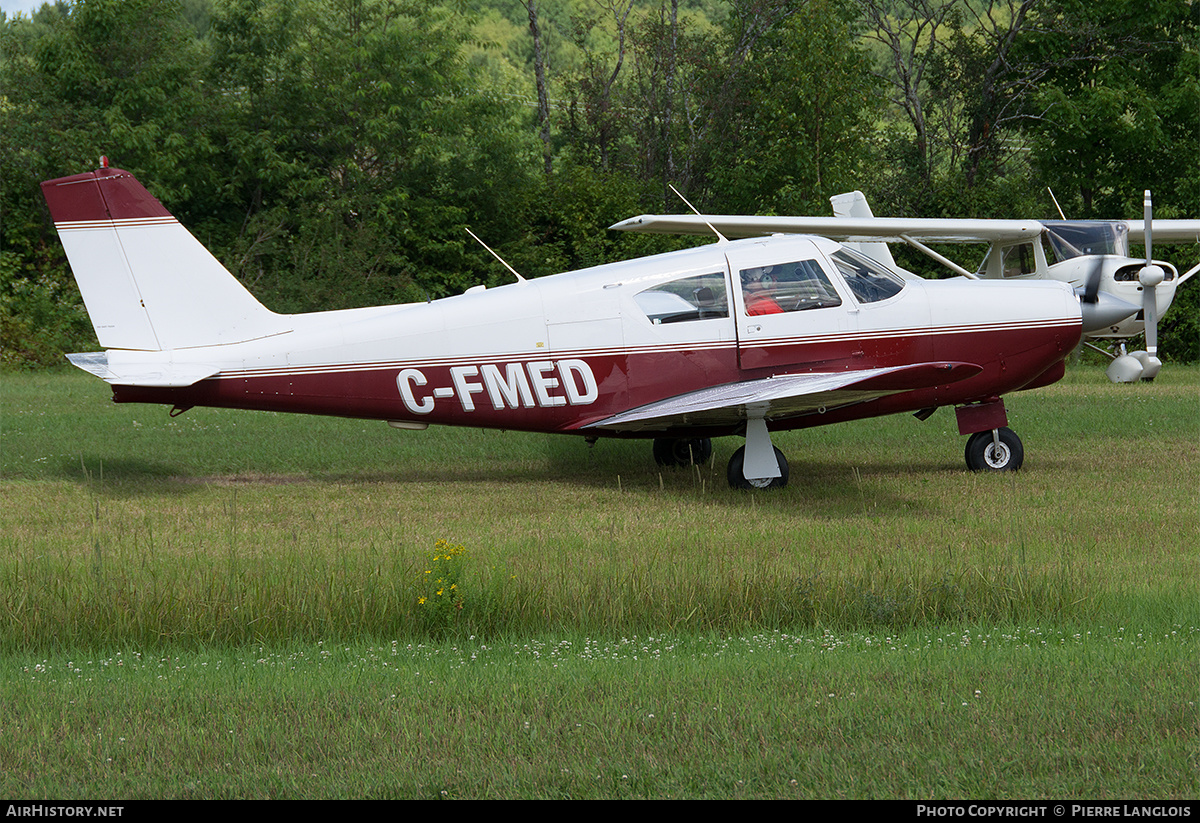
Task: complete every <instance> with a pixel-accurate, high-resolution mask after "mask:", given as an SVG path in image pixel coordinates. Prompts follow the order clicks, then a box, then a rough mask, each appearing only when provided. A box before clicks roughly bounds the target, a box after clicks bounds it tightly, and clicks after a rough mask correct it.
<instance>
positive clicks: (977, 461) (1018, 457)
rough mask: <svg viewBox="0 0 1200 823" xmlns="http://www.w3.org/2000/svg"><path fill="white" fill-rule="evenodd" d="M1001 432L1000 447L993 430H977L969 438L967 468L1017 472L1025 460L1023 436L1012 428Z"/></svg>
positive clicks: (980, 470)
mask: <svg viewBox="0 0 1200 823" xmlns="http://www.w3.org/2000/svg"><path fill="white" fill-rule="evenodd" d="M999 432H1000V449H999V450H997V449H996V444H995V440H994V439H993V437H992V433H991V431H990V430H989V431H982V432H975V433H974V434H973V435H971V436H970V437H969V438H968V439H967V449H966V458H967V468H968V469H970V470H971V471H973V472H1015V471H1016V470H1017V469H1019V468H1021V463H1022V462H1024V460H1025V449H1024V448H1023V447H1022V446H1021V438H1019V437H1017V435H1016V434H1015V433H1014V432H1013V430H1012V429H1008V428H1003V429H1000V430H999Z"/></svg>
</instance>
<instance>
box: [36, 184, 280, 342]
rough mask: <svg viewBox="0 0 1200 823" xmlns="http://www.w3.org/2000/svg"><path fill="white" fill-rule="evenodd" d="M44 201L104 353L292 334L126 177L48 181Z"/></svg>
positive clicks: (149, 195)
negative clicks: (107, 350) (287, 332)
mask: <svg viewBox="0 0 1200 823" xmlns="http://www.w3.org/2000/svg"><path fill="white" fill-rule="evenodd" d="M42 192H43V194H44V195H45V197H46V203H47V205H49V207H50V214H51V216H52V217H53V218H54V225H55V227H56V228H57V229H58V234H59V237H60V238H61V240H62V244H63V248H64V249H65V250H66V252H67V259H68V260H69V261H70V263H71V271H72V272H73V273H74V274H75V280H76V282H77V283H78V284H79V291H80V293H81V294H82V295H83V302H84V305H85V306H86V307H87V311H88V315H89V316H90V317H91V320H92V325H93V327H95V329H96V336H97V338H99V340H100V345H102V346H104V347H105V348H108V349H132V350H140V351H166V350H171V349H185V348H194V347H199V346H217V345H224V344H229V343H240V342H244V341H247V340H254V339H257V338H261V337H267V336H270V335H274V334H280V333H282V332H286V331H288V330H289V329H290V325H289V321H288V319H287V318H286V317H285V316H283V315H278V314H275V313H274V312H272V311H270V310H268V309H267V308H266V307H264V306H263V305H262V304H261V303H259V302H258V301H257V300H256V299H255V298H254V297H253V295H251V294H250V292H248V291H246V289H245V288H244V287H243V286H242V284H241V283H239V282H238V281H237V279H236V278H235V277H234V276H233V275H232V274H230V273H229V271H228V270H227V269H226V268H225V267H224V266H222V265H221V263H220V262H219V261H218V260H217V259H216V258H215V257H213V256H212V254H210V253H209V251H208V250H207V249H206V248H204V246H202V245H201V244H200V242H199V241H198V240H196V238H195V237H193V236H192V235H191V234H190V233H189V232H188V231H187V229H185V228H184V227H183V226H182V225H180V224H179V221H177V220H176V219H175V218H174V217H172V216H171V213H170V212H168V211H167V210H166V209H165V208H164V207H163V205H162V203H160V202H159V201H158V200H156V199H155V198H154V197H153V196H152V195H151V194H150V192H148V191H146V189H145V188H144V187H143V186H142V184H141V183H139V182H138V181H137V180H135V179H134V178H133V175H131V174H130V173H129V172H126V171H121V170H120V169H113V168H107V167H104V168H100V169H97V170H96V171H93V172H87V173H85V174H77V175H73V176H71V177H62V178H59V179H57V180H47V181H46V182H45V183H42Z"/></svg>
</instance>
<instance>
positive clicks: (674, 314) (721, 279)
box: [634, 272, 729, 326]
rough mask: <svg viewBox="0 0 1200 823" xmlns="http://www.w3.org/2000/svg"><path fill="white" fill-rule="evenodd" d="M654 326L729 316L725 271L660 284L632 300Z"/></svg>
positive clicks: (640, 293)
mask: <svg viewBox="0 0 1200 823" xmlns="http://www.w3.org/2000/svg"><path fill="white" fill-rule="evenodd" d="M634 300H635V301H636V302H637V304H638V308H640V309H641V310H642V311H643V312H645V313H646V317H648V318H650V322H651V323H653V324H655V325H656V326H657V325H659V324H662V323H685V322H688V321H691V320H709V319H711V318H714V317H728V316H729V298H728V296H727V295H726V293H725V274H724V272H714V273H712V274H698V275H694V276H692V277H683V278H680V279H679V280H671V281H670V282H667V283H660V284H659V285H657V286H655V287H654V288H652V289H646V290H645V291H643V292H638V294H637V295H636V296H635V297H634Z"/></svg>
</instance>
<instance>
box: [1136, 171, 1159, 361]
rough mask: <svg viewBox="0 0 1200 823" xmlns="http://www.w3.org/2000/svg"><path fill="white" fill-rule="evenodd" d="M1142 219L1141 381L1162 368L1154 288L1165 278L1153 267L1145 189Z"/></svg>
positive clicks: (1150, 217) (1150, 209)
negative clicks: (1143, 333)
mask: <svg viewBox="0 0 1200 823" xmlns="http://www.w3.org/2000/svg"><path fill="white" fill-rule="evenodd" d="M1142 202H1143V207H1142V212H1143V215H1142V219H1143V221H1144V223H1145V226H1146V265H1145V266H1144V267H1143V268H1142V270H1141V271H1140V272H1139V273H1138V281H1139V282H1140V283H1141V284H1142V317H1143V319H1144V321H1145V327H1146V362H1145V363H1143V364H1142V365H1143V366H1144V367H1145V373H1144V374H1143V377H1142V379H1143V380H1152V379H1154V375H1156V374H1157V373H1158V369H1159V368H1160V367H1161V366H1162V362H1161V361H1160V360H1159V359H1158V294H1157V289H1156V288H1155V287H1156V286H1157V285H1158V284H1159V283H1161V282H1162V281H1163V278H1164V277H1165V276H1166V275H1165V273H1164V272H1163V270H1162V266H1156V265H1154V256H1153V246H1152V244H1153V239H1152V228H1151V227H1152V220H1153V212H1154V207H1153V204H1152V202H1151V199H1150V190H1149V189H1147V190H1146V193H1145V197H1144V199H1143V201H1142Z"/></svg>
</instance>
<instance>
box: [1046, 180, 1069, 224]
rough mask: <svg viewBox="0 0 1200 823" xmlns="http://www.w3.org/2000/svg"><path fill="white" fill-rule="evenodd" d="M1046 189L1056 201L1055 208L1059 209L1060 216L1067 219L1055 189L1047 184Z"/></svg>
mask: <svg viewBox="0 0 1200 823" xmlns="http://www.w3.org/2000/svg"><path fill="white" fill-rule="evenodd" d="M1046 191H1048V192H1050V199H1051V200H1053V201H1054V208H1056V209H1058V216H1059V217H1061V218H1062V219H1063V220H1066V219H1067V216H1066V215H1065V214H1063V210H1062V206H1060V205H1058V198H1057V197H1055V196H1054V189H1052V188H1050V187H1049V186H1046Z"/></svg>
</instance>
